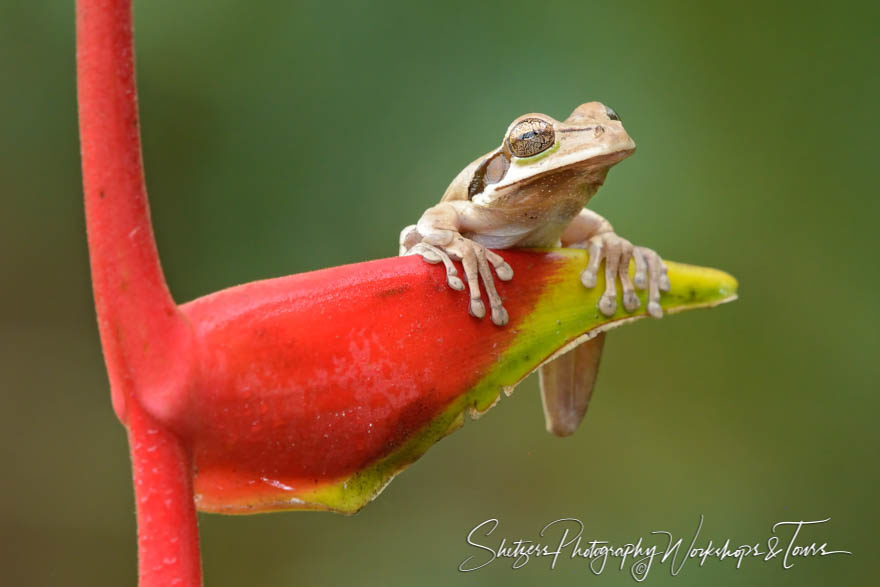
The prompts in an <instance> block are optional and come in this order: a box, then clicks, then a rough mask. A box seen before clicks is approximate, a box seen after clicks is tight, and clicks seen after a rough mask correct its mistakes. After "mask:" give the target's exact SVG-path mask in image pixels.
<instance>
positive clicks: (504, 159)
mask: <svg viewBox="0 0 880 587" xmlns="http://www.w3.org/2000/svg"><path fill="white" fill-rule="evenodd" d="M634 150H635V143H634V142H633V140H632V138H630V136H629V135H628V134H627V133H626V131H625V130H624V128H623V124H621V122H620V118H619V117H618V116H617V114H615V112H614V111H613V110H611V109H610V108H607V107H606V106H604V105H602V104H600V103H599V102H588V103H586V104H582V105H580V106H578V107H577V108H576V109H575V110H574V112H572V113H571V116H569V117H568V118H567V119H565V121H564V122H560V121H558V120H555V119H554V118H551V117H550V116H547V115H545V114H525V115H523V116H520V117H519V118H517V119H516V120H514V121H513V122H512V123H511V125H510V127H509V128H508V129H507V133H506V134H505V137H504V140H503V141H502V143H501V146H499V147H498V148H497V149H495V150H493V151H491V152H489V153H487V154H486V155H484V156H483V157H480V158H479V159H477V160H476V161H474V162H473V163H471V164H470V165H468V166H467V167H465V168H464V169H463V170H462V171H461V173H459V174H458V176H457V177H456V178H455V179H454V180H453V181H452V183H451V184H450V185H449V187H448V188H447V189H446V193H445V194H444V195H443V198H442V199H441V201H440V203H439V204H437V205H436V206H434V207H432V208H429V209H428V210H426V211H425V213H424V214H422V217H421V218H420V219H419V222H418V224H415V225H412V226H408V227H406V228H404V229H403V231H402V232H401V234H400V254H401V255H411V254H416V255H420V256H421V257H422V258H424V259H425V260H426V261H428V262H429V263H440V262H442V263H443V264H444V266H445V268H446V277H447V282H448V283H449V286H450V287H452V288H453V289H456V290H463V289H464V283H463V282H462V280H461V279H460V278H459V277H458V272H457V270H456V268H455V266H454V265H453V264H452V262H451V260H460V261H461V263H462V267H463V269H464V273H465V279H466V281H467V284H468V290H469V293H470V304H469V311H470V313H471V315H473V316H475V317H476V318H482V317H484V316H485V314H486V307H485V305H484V303H483V300H482V296H481V294H480V281H482V282H483V286H484V287H485V289H486V296H487V298H488V301H489V306H490V311H491V318H492V322H493V323H495V324H496V325H498V326H503V325H505V324H507V320H508V316H507V311H506V310H505V309H504V305H503V303H502V300H501V298H500V296H499V295H498V293H497V291H496V289H495V283H494V279H493V275H492V269H494V271H495V274H496V275H497V276H498V278H499V279H501V280H504V281H507V280H510V279H512V278H513V270H512V269H511V268H510V266H509V265H508V264H507V263H506V262H505V261H504V259H503V258H502V257H501V256H500V255H498V254H497V253H494V252H493V251H491V250H489V249H508V248H513V247H517V248H519V247H556V246H563V247H574V248H585V249H587V250H588V251H589V253H590V258H589V262H588V264H587V267H586V268H585V269H584V272H583V273H582V274H581V282H582V283H583V284H584V286H585V287H588V288H592V287H595V285H596V275H597V272H598V271H599V264H600V262H601V261H602V260H604V261H605V278H606V279H605V291H604V293H603V294H602V297H601V298H600V301H599V309H600V311H601V312H602V313H603V314H605V315H606V316H611V315H613V314H614V313H615V312H616V311H617V287H616V282H617V279H618V278H619V279H620V284H621V289H622V291H623V306H624V308H625V309H626V310H627V311H629V312H632V311H634V310H636V309H637V308H638V307H639V299H638V297H636V295H635V291H634V285H635V287H637V288H639V289H645V288H647V289H648V308H647V309H648V312H649V313H650V314H651V316H654V317H655V318H660V317H662V315H663V311H662V310H661V308H660V302H659V300H660V292H661V291H666V290H668V289H669V280H668V278H667V276H666V267H665V265H664V264H663V262H662V260H661V259H660V257H659V256H658V255H657V253H655V252H654V251H652V250H651V249H646V248H644V247H634V246H633V245H632V244H631V243H630V242H629V241H628V240H626V239H623V238H621V237H619V236H618V235H617V234H615V233H614V230H613V229H612V227H611V224H609V223H608V221H607V220H605V219H604V218H602V217H601V216H599V215H598V214H596V213H595V212H591V211H590V210H586V209H584V206H585V205H586V204H587V202H588V201H589V200H590V198H591V197H592V196H593V194H595V193H596V191H597V190H598V189H599V187H600V186H601V185H602V184H603V183H604V181H605V176H606V175H607V174H608V170H609V169H610V168H611V167H612V166H613V165H615V164H616V163H618V162H620V161H622V160H623V159H625V158H626V157H628V156H629V155H631V154H632V153H633V151H634ZM630 259H632V260H633V261H634V262H635V275H634V280H630V278H629V273H628V269H629V263H630ZM633 281H634V282H635V284H633ZM604 340H605V335H604V333H603V334H599V335H598V336H597V337H595V338H593V339H590V340H589V341H587V342H585V343H583V344H582V345H580V346H579V347H577V348H575V349H573V350H571V351H569V352H568V353H566V354H564V355H562V356H560V357H558V358H556V359H554V360H553V361H551V362H550V363H547V364H545V365H543V366H541V368H540V379H541V393H542V398H543V402H544V413H545V417H546V422H547V429H548V430H549V431H550V432H553V433H554V434H557V435H560V436H567V435H568V434H571V433H573V432H574V431H575V430H576V429H577V427H578V425H579V424H580V422H581V420H582V419H583V416H584V414H585V413H586V409H587V406H588V404H589V400H590V396H591V394H592V390H593V385H594V383H595V379H596V373H597V371H598V367H599V359H600V358H601V353H602V345H603V343H604Z"/></svg>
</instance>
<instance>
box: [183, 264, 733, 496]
mask: <svg viewBox="0 0 880 587" xmlns="http://www.w3.org/2000/svg"><path fill="white" fill-rule="evenodd" d="M502 253H503V254H504V256H505V258H506V259H507V260H508V262H509V263H510V264H511V265H512V266H513V269H514V279H513V280H512V281H510V282H500V283H499V284H498V288H499V293H500V294H501V295H502V296H503V298H504V302H505V306H506V307H507V309H508V312H509V314H510V323H509V324H508V325H507V326H505V327H498V326H495V325H493V324H492V323H491V321H490V320H489V319H488V318H485V319H482V320H479V319H476V318H474V317H472V316H470V315H468V313H467V301H468V298H467V295H466V294H464V293H462V292H457V291H454V290H452V289H450V288H449V287H448V286H447V285H446V280H445V272H444V271H443V269H442V268H440V267H437V266H431V265H428V264H426V263H424V262H423V261H421V259H418V258H413V257H403V258H392V259H382V260H379V261H372V262H367V263H358V264H355V265H347V266H344V267H334V268H332V269H325V270H322V271H315V272H312V273H305V274H302V275H292V276H290V277H282V278H278V279H271V280H266V281H259V282H256V283H251V284H247V285H242V286H238V287H234V288H231V289H227V290H224V291H220V292H217V293H214V294H211V295H209V296H205V297H203V298H200V299H198V300H195V301H193V302H190V303H188V304H185V305H184V306H182V308H181V309H182V311H183V313H184V315H185V316H186V317H187V318H188V319H189V321H190V323H191V324H192V328H193V331H194V338H195V342H194V344H193V345H192V347H191V348H192V349H193V355H192V357H191V360H192V361H194V363H195V364H196V365H197V367H196V368H195V369H194V370H193V373H194V377H193V382H192V385H191V386H188V388H187V394H188V400H187V401H186V402H179V403H180V405H185V406H186V407H185V408H183V410H184V411H183V413H181V414H178V415H176V416H175V418H174V419H175V420H178V421H180V422H182V423H183V424H184V427H185V428H186V429H187V438H188V440H189V445H190V447H191V450H192V455H193V460H194V466H195V470H196V473H195V493H196V504H197V507H198V508H199V509H201V510H203V511H211V512H223V513H251V512H263V511H269V510H282V509H330V510H335V511H341V512H354V511H357V510H358V509H359V508H360V507H362V506H363V505H364V504H366V503H367V502H369V501H370V500H371V499H372V498H373V497H374V496H375V495H377V494H378V493H379V491H381V490H382V488H383V487H384V486H385V485H386V484H387V483H388V482H389V481H390V480H391V478H392V477H393V476H394V475H396V474H397V473H398V472H400V471H401V470H402V469H403V468H405V467H406V466H407V465H409V464H410V463H412V462H413V461H414V460H416V459H417V458H419V457H420V456H421V455H422V454H423V453H424V452H425V451H426V450H427V449H428V448H429V447H430V446H431V445H432V444H433V443H435V442H436V441H438V440H439V439H440V438H442V437H443V436H445V435H446V434H448V433H449V432H451V431H453V430H455V429H456V428H458V427H460V426H461V425H462V424H463V423H464V421H465V414H466V413H470V414H472V415H479V414H481V413H483V412H485V411H486V410H487V409H489V408H490V407H492V405H494V404H495V402H496V401H498V399H499V397H500V394H501V393H502V391H505V392H507V393H508V394H509V393H510V392H511V391H512V390H513V387H514V386H515V385H516V384H517V383H519V382H520V381H521V380H522V379H523V378H524V377H525V376H526V375H528V374H529V373H531V372H532V371H534V370H535V369H536V368H537V367H538V366H539V365H540V364H541V363H542V362H544V361H546V360H547V359H548V358H550V357H551V356H552V355H553V354H554V353H556V352H558V351H559V350H560V349H563V347H566V346H567V345H570V344H572V343H575V342H577V341H582V340H585V339H586V338H587V337H591V336H593V335H595V334H597V333H599V332H603V331H606V330H609V329H611V328H615V327H617V326H620V325H621V324H625V323H627V322H629V321H632V320H635V319H639V318H643V317H645V316H646V315H647V314H646V312H645V310H644V306H645V303H646V299H645V296H644V294H643V296H642V300H641V301H642V306H641V309H640V310H639V311H637V312H635V313H633V314H629V313H627V312H626V311H625V310H623V309H622V304H618V306H619V307H621V309H620V310H619V311H618V312H617V314H615V315H614V316H612V317H611V318H607V317H605V316H604V315H602V314H601V313H600V312H599V310H598V308H597V302H598V298H599V296H600V295H601V294H602V292H603V291H604V284H603V283H599V284H598V285H597V287H594V288H592V289H586V288H585V287H584V286H583V285H581V282H580V279H579V275H580V272H581V271H583V269H584V267H585V266H586V261H587V257H586V253H585V252H584V251H579V250H574V249H559V250H552V251H549V252H543V253H537V252H523V251H502ZM668 268H669V278H670V282H671V285H672V289H671V291H669V292H668V293H666V294H664V295H663V297H662V298H661V304H662V306H663V308H664V310H665V312H667V313H674V312H677V311H681V310H687V309H691V308H700V307H706V306H714V305H716V304H719V303H722V302H726V301H729V300H731V299H733V298H734V297H735V292H736V281H735V280H734V279H733V278H732V277H731V276H729V275H728V274H726V273H723V272H721V271H717V270H713V269H705V268H700V267H694V266H690V265H682V264H677V263H669V264H668ZM631 270H632V269H631ZM601 273H602V272H600V274H601ZM183 359H184V358H183V357H181V360H183Z"/></svg>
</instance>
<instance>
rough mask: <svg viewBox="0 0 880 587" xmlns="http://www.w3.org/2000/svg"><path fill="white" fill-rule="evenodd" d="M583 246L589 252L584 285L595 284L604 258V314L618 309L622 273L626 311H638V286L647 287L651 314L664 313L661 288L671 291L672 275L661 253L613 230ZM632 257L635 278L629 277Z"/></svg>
mask: <svg viewBox="0 0 880 587" xmlns="http://www.w3.org/2000/svg"><path fill="white" fill-rule="evenodd" d="M582 246H583V247H584V248H586V249H587V250H588V251H589V253H590V260H589V262H588V263H587V268H586V269H584V272H583V273H581V283H583V284H584V286H585V287H589V288H592V287H595V286H596V276H597V274H598V272H599V264H600V263H601V262H602V260H603V259H604V260H605V292H604V293H603V294H602V297H601V298H600V299H599V310H600V311H601V312H602V313H603V314H604V315H606V316H613V315H614V313H615V312H617V283H616V282H617V279H616V278H617V277H619V278H620V285H621V288H622V289H623V307H624V308H626V311H627V312H633V311H635V310H636V309H638V307H639V305H640V302H639V298H638V297H637V296H636V293H635V288H638V289H647V290H648V314H650V315H651V316H653V317H654V318H662V317H663V308H661V307H660V292H661V291H669V277H667V275H666V265H665V264H664V263H663V260H662V259H661V258H660V255H658V254H657V253H655V252H654V251H653V250H651V249H648V248H645V247H635V246H633V244H632V243H631V242H629V241H628V240H626V239H625V238H621V237H620V236H618V235H616V234H615V233H613V232H606V233H602V234H598V235H596V236H594V237H592V238H590V239H589V240H588V241H587V242H586V243H582ZM630 259H632V260H633V261H635V276H634V279H632V280H630V278H629V262H630ZM633 281H634V282H635V288H633Z"/></svg>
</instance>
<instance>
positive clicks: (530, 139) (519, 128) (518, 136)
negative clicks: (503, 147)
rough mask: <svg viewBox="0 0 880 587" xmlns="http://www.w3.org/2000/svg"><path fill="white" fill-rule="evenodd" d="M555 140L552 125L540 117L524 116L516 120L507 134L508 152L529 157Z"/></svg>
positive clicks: (551, 144)
mask: <svg viewBox="0 0 880 587" xmlns="http://www.w3.org/2000/svg"><path fill="white" fill-rule="evenodd" d="M555 142H556V133H555V132H553V125H551V124H550V123H549V122H547V121H546V120H542V119H540V118H526V119H525V120H521V121H520V122H518V123H517V124H516V125H515V126H514V127H513V128H512V129H510V134H509V135H508V136H507V145H508V147H510V152H511V153H513V154H514V155H516V156H517V157H531V156H533V155H537V154H538V153H541V152H542V151H546V150H547V149H549V148H550V147H552V146H553V143H555Z"/></svg>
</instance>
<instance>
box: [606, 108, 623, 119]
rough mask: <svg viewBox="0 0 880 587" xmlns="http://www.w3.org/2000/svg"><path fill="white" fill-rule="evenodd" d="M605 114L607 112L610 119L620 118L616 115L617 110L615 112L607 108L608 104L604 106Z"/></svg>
mask: <svg viewBox="0 0 880 587" xmlns="http://www.w3.org/2000/svg"><path fill="white" fill-rule="evenodd" d="M605 114H607V115H608V118H610V119H611V120H617V121H619V120H620V116H618V114H617V112H615V111H614V109H613V108H609V107H608V106H606V107H605Z"/></svg>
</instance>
